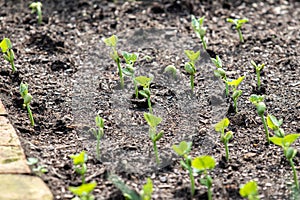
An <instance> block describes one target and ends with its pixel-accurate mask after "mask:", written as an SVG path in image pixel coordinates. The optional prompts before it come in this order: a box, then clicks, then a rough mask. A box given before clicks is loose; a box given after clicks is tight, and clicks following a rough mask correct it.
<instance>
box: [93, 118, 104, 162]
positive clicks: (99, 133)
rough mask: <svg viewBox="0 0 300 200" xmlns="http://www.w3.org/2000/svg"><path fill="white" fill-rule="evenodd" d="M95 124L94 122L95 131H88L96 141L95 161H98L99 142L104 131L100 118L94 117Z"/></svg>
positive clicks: (102, 121)
mask: <svg viewBox="0 0 300 200" xmlns="http://www.w3.org/2000/svg"><path fill="white" fill-rule="evenodd" d="M95 122H96V126H97V129H95V128H91V129H90V130H91V132H92V133H93V135H94V136H95V137H96V139H97V147H96V155H97V159H98V160H100V140H101V138H102V137H103V135H104V130H103V129H104V120H103V118H102V117H100V116H99V115H97V116H96V117H95Z"/></svg>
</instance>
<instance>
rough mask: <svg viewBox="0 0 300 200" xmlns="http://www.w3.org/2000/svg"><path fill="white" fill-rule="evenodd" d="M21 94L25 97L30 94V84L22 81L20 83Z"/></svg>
mask: <svg viewBox="0 0 300 200" xmlns="http://www.w3.org/2000/svg"><path fill="white" fill-rule="evenodd" d="M20 94H21V96H22V98H23V99H24V97H25V95H27V94H28V84H25V83H21V84H20Z"/></svg>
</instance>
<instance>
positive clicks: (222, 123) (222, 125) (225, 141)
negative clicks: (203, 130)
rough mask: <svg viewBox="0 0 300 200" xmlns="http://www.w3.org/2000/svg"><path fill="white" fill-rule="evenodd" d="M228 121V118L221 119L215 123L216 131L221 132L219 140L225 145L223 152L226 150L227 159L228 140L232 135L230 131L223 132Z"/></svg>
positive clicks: (227, 157) (227, 158)
mask: <svg viewBox="0 0 300 200" xmlns="http://www.w3.org/2000/svg"><path fill="white" fill-rule="evenodd" d="M229 123H230V121H229V119H228V118H224V119H222V120H221V121H220V122H218V123H217V124H216V125H215V130H216V132H219V133H221V142H223V144H224V145H225V152H226V160H227V161H228V160H229V149H228V142H229V140H230V139H231V138H232V137H233V133H232V131H228V132H226V134H225V129H226V128H227V127H228V125H229Z"/></svg>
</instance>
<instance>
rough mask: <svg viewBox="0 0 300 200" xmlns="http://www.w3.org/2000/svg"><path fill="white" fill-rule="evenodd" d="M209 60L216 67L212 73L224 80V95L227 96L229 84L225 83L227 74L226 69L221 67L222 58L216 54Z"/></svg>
mask: <svg viewBox="0 0 300 200" xmlns="http://www.w3.org/2000/svg"><path fill="white" fill-rule="evenodd" d="M211 61H212V62H213V63H214V64H215V66H216V67H217V69H216V70H214V75H215V76H216V77H218V78H221V79H222V80H223V81H224V82H225V94H226V97H228V96H229V86H228V83H227V81H228V80H227V76H226V71H225V70H224V69H223V66H222V60H221V58H220V57H219V56H218V55H217V56H216V58H211Z"/></svg>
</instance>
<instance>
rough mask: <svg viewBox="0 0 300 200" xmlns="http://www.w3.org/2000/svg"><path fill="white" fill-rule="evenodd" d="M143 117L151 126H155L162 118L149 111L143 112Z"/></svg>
mask: <svg viewBox="0 0 300 200" xmlns="http://www.w3.org/2000/svg"><path fill="white" fill-rule="evenodd" d="M144 118H145V120H146V121H147V123H148V125H149V126H150V127H151V128H156V127H157V126H158V124H160V122H161V121H162V118H160V117H157V116H155V115H152V114H150V113H144Z"/></svg>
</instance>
